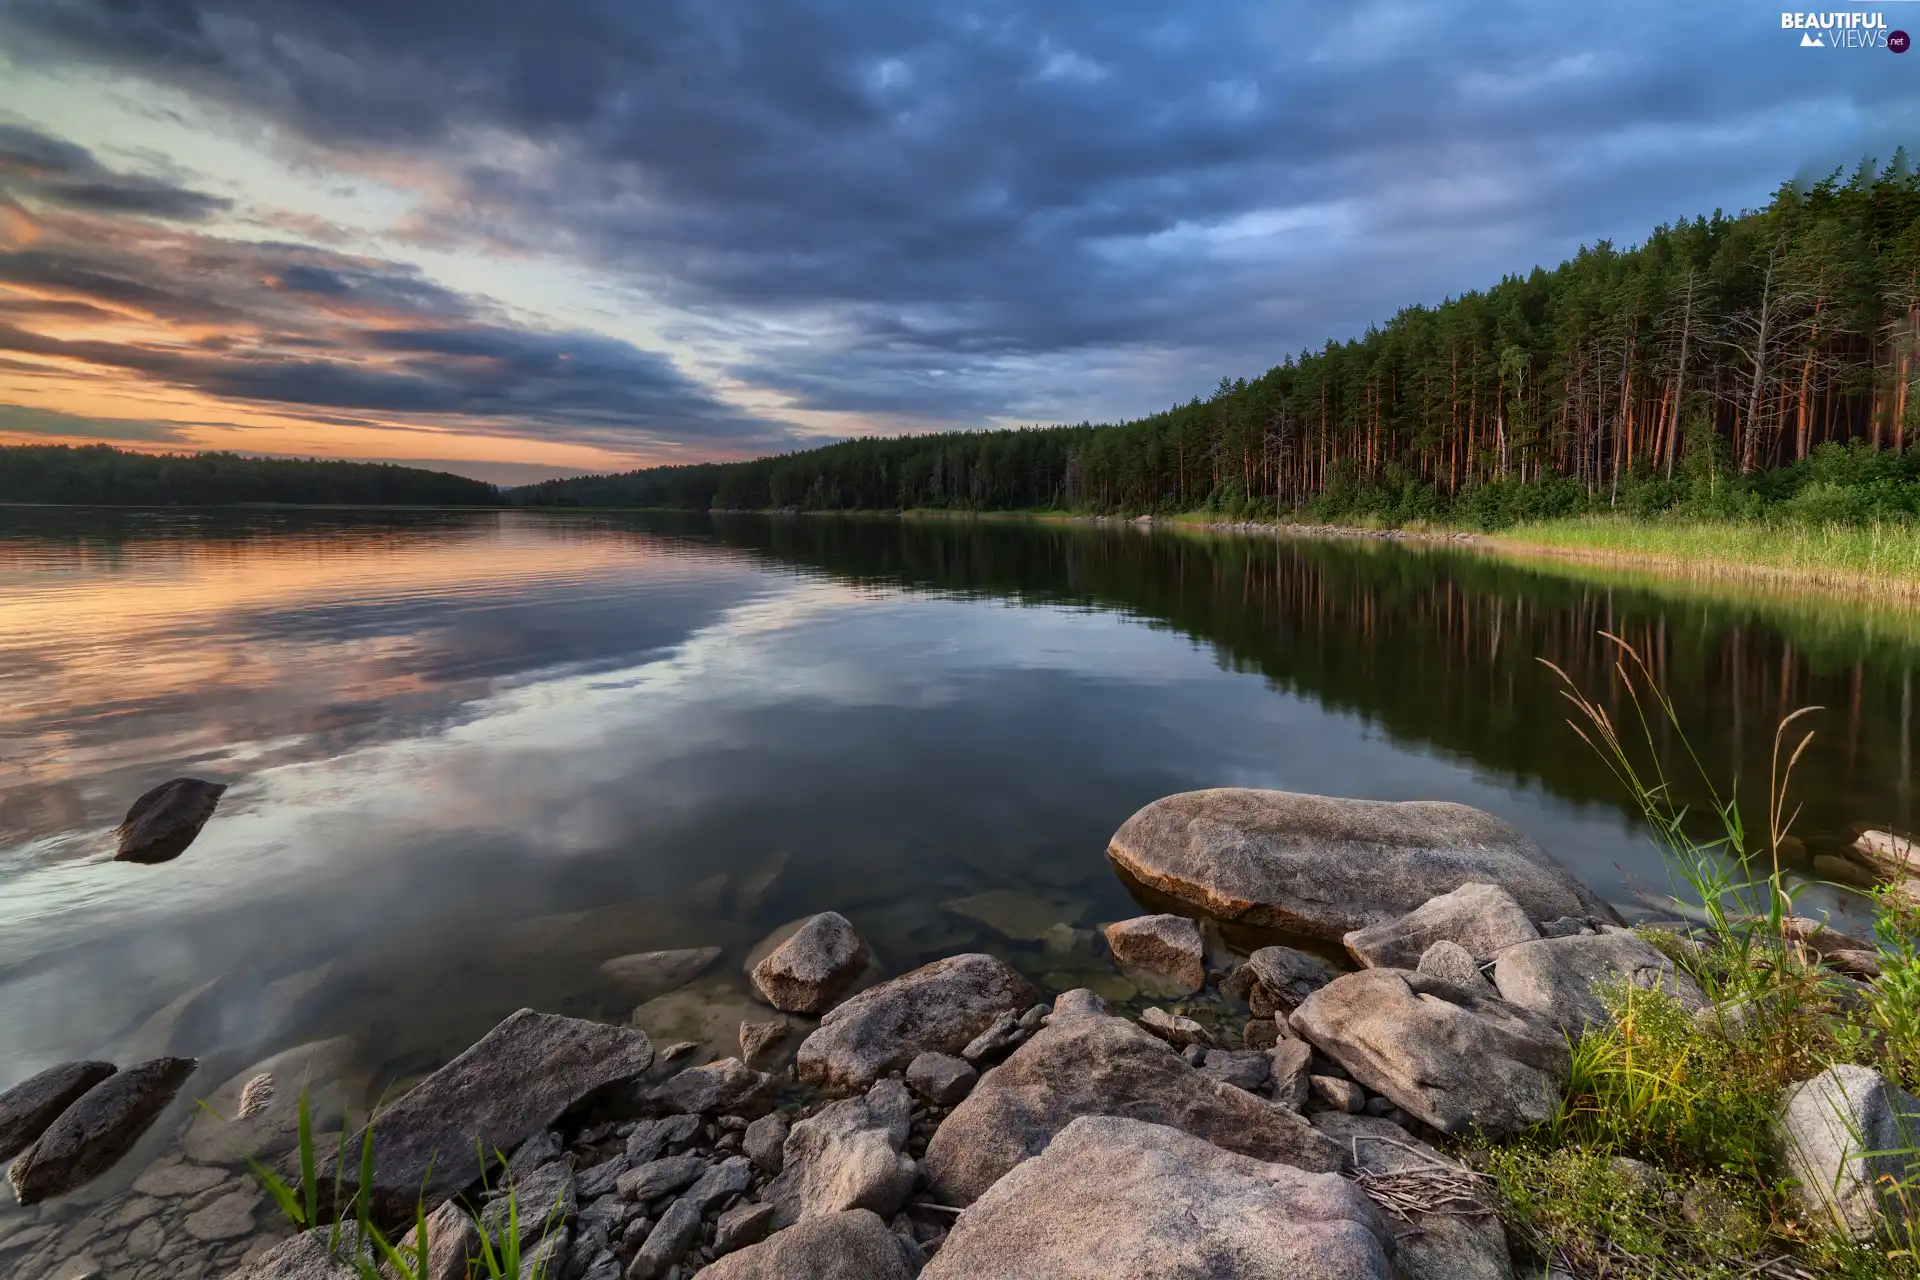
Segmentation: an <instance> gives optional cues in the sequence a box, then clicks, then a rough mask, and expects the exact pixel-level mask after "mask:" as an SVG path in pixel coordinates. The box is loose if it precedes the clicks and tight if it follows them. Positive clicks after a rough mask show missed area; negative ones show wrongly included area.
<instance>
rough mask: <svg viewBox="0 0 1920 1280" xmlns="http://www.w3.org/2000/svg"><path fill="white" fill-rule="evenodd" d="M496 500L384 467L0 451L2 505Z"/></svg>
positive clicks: (442, 475)
mask: <svg viewBox="0 0 1920 1280" xmlns="http://www.w3.org/2000/svg"><path fill="white" fill-rule="evenodd" d="M500 501H501V498H500V491H499V490H498V489H496V488H495V487H494V486H492V485H490V484H486V483H483V482H481V481H479V480H469V479H467V478H466V477H465V476H456V475H450V474H448V473H447V472H444V471H422V470H420V469H418V468H415V467H396V466H393V465H391V464H389V463H384V462H328V461H315V462H303V461H297V460H292V459H285V458H248V457H242V456H241V455H239V454H234V453H201V454H149V453H132V452H129V451H127V450H124V449H114V448H110V447H108V446H106V445H88V446H84V447H74V446H69V445H13V446H0V502H61V503H90V504H97V505H101V506H220V505H226V504H231V503H237V502H301V503H338V504H350V505H366V506H388V505H403V506H405V505H419V506H493V505H497V504H498V503H499V502H500Z"/></svg>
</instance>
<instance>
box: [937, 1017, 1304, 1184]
mask: <svg viewBox="0 0 1920 1280" xmlns="http://www.w3.org/2000/svg"><path fill="white" fill-rule="evenodd" d="M1090 1115H1091V1116H1113V1115H1120V1116H1131V1117H1133V1118H1134V1119H1138V1120H1146V1121H1151V1122H1153V1123H1155V1124H1162V1125H1169V1126H1171V1127H1173V1128H1176V1129H1179V1130H1181V1131H1183V1132H1186V1133H1191V1134H1195V1135H1197V1136H1199V1137H1201V1138H1205V1139H1207V1140H1208V1141H1210V1142H1214V1143H1217V1144H1218V1145H1219V1146H1221V1147H1223V1148H1225V1149H1227V1150H1231V1151H1237V1152H1240V1153H1241V1154H1243V1155H1248V1156H1252V1157H1254V1158H1255V1159H1259V1160H1269V1161H1277V1162H1280V1163H1285V1164H1291V1165H1295V1166H1297V1167H1300V1168H1304V1169H1310V1170H1313V1171H1315V1172H1323V1173H1331V1172H1336V1171H1338V1170H1339V1169H1340V1168H1341V1167H1342V1157H1341V1154H1340V1150H1339V1147H1338V1146H1337V1145H1336V1144H1335V1143H1333V1142H1331V1141H1329V1140H1328V1139H1326V1138H1325V1137H1323V1136H1322V1135H1320V1134H1319V1133H1316V1132H1315V1131H1314V1130H1313V1128H1312V1126H1310V1125H1309V1124H1307V1122H1306V1121H1305V1120H1302V1119H1301V1118H1300V1117H1299V1116H1298V1115H1295V1114H1293V1113H1292V1112H1290V1111H1287V1110H1285V1109H1283V1108H1280V1107H1276V1106H1273V1105H1272V1104H1270V1103H1269V1102H1267V1101H1266V1100H1265V1099H1262V1098H1258V1097H1255V1096H1254V1095H1253V1094H1251V1093H1248V1092H1247V1091H1246V1090H1244V1089H1240V1088H1236V1087H1235V1086H1233V1085H1231V1084H1228V1083H1226V1082H1225V1081H1222V1080H1216V1079H1214V1078H1213V1077H1211V1076H1208V1075H1206V1074H1205V1073H1203V1072H1200V1071H1196V1070H1194V1069H1193V1068H1192V1067H1191V1066H1189V1065H1187V1062H1186V1060H1185V1059H1183V1058H1181V1057H1180V1055H1179V1054H1177V1053H1175V1052H1174V1051H1173V1050H1172V1049H1170V1048H1168V1047H1167V1046H1166V1045H1165V1044H1164V1043H1162V1042H1161V1041H1159V1040H1157V1039H1155V1038H1154V1037H1153V1036H1150V1035H1148V1034H1147V1033H1146V1032H1144V1031H1142V1030H1140V1028H1138V1027H1136V1026H1134V1025H1133V1024H1132V1023H1130V1022H1128V1021H1127V1020H1126V1019H1124V1018H1113V1017H1107V1016H1104V1015H1098V1014H1090V1015H1085V1016H1082V1017H1075V1018H1065V1019H1061V1020H1059V1021H1057V1022H1055V1023H1054V1024H1053V1025H1052V1026H1049V1027H1047V1028H1046V1029H1045V1030H1043V1031H1041V1032H1040V1033H1039V1034H1038V1035H1036V1036H1034V1037H1033V1039H1031V1040H1029V1041H1028V1042H1027V1043H1026V1044H1024V1045H1022V1046H1021V1047H1020V1048H1019V1049H1018V1050H1016V1051H1015V1052H1014V1054H1013V1056H1012V1057H1010V1058H1008V1059H1007V1060H1006V1061H1005V1062H1003V1063H1002V1064H1000V1065H999V1066H998V1067H996V1068H994V1069H993V1070H992V1071H989V1072H987V1073H986V1074H985V1075H983V1076H981V1077H980V1082H979V1083H978V1084H976V1085H975V1086H974V1088H973V1092H972V1093H970V1094H968V1095H967V1097H966V1100H965V1101H963V1102H961V1103H960V1105H959V1106H957V1107H955V1108H954V1110H953V1113H952V1114H951V1115H949V1116H948V1117H947V1118H946V1119H945V1120H944V1121H942V1122H941V1124H940V1128H939V1129H938V1130H936V1131H935V1133H934V1135H933V1140H932V1141H931V1142H930V1143H928V1144H927V1154H926V1159H925V1161H924V1163H925V1165H926V1170H927V1179H928V1182H929V1184H930V1186H931V1187H932V1189H933V1191H934V1193H935V1194H936V1195H937V1196H939V1197H941V1198H942V1199H943V1200H944V1202H945V1203H947V1204H955V1205H964V1204H969V1203H971V1202H972V1201H973V1200H974V1199H975V1198H977V1197H979V1196H981V1195H983V1194H985V1192H986V1190H987V1188H988V1187H991V1186H993V1185H994V1183H996V1182H997V1181H999V1180H1000V1179H1001V1178H1002V1177H1003V1176H1004V1175H1005V1174H1006V1173H1007V1171H1008V1170H1010V1169H1012V1168H1014V1167H1015V1166H1017V1165H1019V1164H1020V1163H1021V1162H1023V1161H1025V1160H1029V1159H1031V1158H1032V1157H1034V1156H1036V1155H1038V1154H1039V1153H1040V1152H1041V1151H1043V1150H1045V1149H1046V1148H1047V1144H1048V1143H1050V1142H1053V1141H1055V1136H1056V1135H1057V1134H1059V1133H1060V1132H1061V1131H1062V1130H1064V1129H1065V1128H1066V1127H1067V1126H1068V1125H1069V1124H1071V1123H1072V1122H1073V1121H1074V1120H1076V1119H1077V1118H1079V1117H1081V1116H1090Z"/></svg>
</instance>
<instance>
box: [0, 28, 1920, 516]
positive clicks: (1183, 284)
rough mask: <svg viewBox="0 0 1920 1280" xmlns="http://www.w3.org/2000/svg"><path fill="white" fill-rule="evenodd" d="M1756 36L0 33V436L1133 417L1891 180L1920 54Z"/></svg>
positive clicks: (780, 443)
mask: <svg viewBox="0 0 1920 1280" xmlns="http://www.w3.org/2000/svg"><path fill="white" fill-rule="evenodd" d="M1831 7H1835V8H1839V7H1852V8H1861V9H1864V10H1866V11H1868V12H1885V13H1886V14H1887V15H1888V25H1890V26H1892V27H1902V26H1909V27H1912V28H1913V29H1914V30H1915V31H1916V32H1917V33H1920V3H1915V2H1913V0H1890V2H1888V3H1885V4H1884V5H1879V6H1874V5H1851V6H1842V5H1838V4H1836V5H1833V6H1831ZM1903 19H1909V20H1907V21H1903ZM1798 40H1799V37H1798V33H1795V32H1785V31H1782V30H1781V24H1780V10H1779V9H1778V8H1775V7H1769V6H1768V5H1765V4H1762V3H1758V0H1742V2H1739V3H1723V2H1720V0H1696V2H1695V3H1690V4H1686V5H1676V4H1673V3H1671V0H1658V2H1654V0H1615V2H1614V3H1609V4H1605V5H1602V4H1597V3H1596V4H1589V5H1570V4H1545V3H1524V4H1523V3H1517V2H1513V0H1476V2H1475V3H1471V4H1469V3H1435V2H1429V3H1412V2H1411V0H1401V2H1396V0H1385V2H1372V0H1358V2H1357V3H1356V2H1342V3H1323V4H1313V5H1308V4H1292V3H1282V2H1280V0H1266V2H1264V3H1245V2H1243V0H1212V2H1211V3H1208V4H1204V5H1170V4H1143V3H1137V2H1135V0H1047V2H1046V3H1024V4H1017V3H1010V2H1005V0H986V2H984V3H976V2H974V0H958V2H957V3H951V4H930V3H926V2H925V0H891V2H888V0H784V2H779V3H776V2H775V0H685V2H682V0H649V2H648V3H630V2H629V3H614V2H612V0H542V2H541V3H527V2H526V0H405V2H404V3H396V2H395V0H251V2H249V3H229V2H227V0H0V442H27V441H76V442H77V441H89V440H106V441H111V442H115V443H119V444H124V445H128V446H132V447H138V448H155V449H161V448H172V449H182V448H227V449H240V450H245V451H249V452H258V453H277V454H302V455H304V454H326V455H334V456H346V457H370V458H386V459H394V460H401V461H412V462H421V463H426V464H429V465H436V466H443V467H446V468H449V469H452V470H457V471H463V472H466V473H468V474H474V475H480V476H483V477H485V478H488V479H506V480H519V479H525V478H529V477H531V476H535V475H543V474H561V473H567V472H572V471H579V470H607V469H616V468H618V469H625V468H627V467H631V466H636V465H644V464H650V463H655V462H668V461H690V460H699V459H708V458H731V457H742V456H749V455H753V454H759V453H765V452H771V451H780V450H786V449H791V448H795V447H802V446H805V445H807V444H811V443H816V442H819V441H822V440H825V439H830V438H839V437H844V436H847V435H854V434H868V433H883V434H895V433H898V432H902V431H918V430H928V429H936V428H950V427H976V426H993V425H1010V424H1018V423H1031V422H1058V421H1079V420H1082V419H1092V420H1095V421H1100V420H1108V419H1115V418H1122V417H1129V416H1135V415H1138V414H1140V413H1144V412H1150V411H1152V410H1155V409H1158V408H1163V407H1165V406H1166V405H1167V404H1169V403H1172V402H1174V401H1176V400H1181V399H1185V398H1186V397H1187V396H1189V395H1191V394H1194V393H1196V392H1197V393H1202V394H1204V393H1205V392H1206V391H1207V390H1208V389H1209V388H1210V387H1211V386H1212V385H1213V383H1215V382H1216V381H1217V380H1218V379H1219V378H1220V377H1221V375H1223V374H1225V375H1233V376H1238V375H1242V374H1253V373H1258V372H1259V371H1261V370H1263V369H1265V368H1267V367H1268V366H1270V365H1272V364H1275V363H1277V362H1278V361H1279V360H1280V358H1281V357H1282V356H1283V355H1284V354H1285V353H1286V352H1288V351H1294V350H1298V349H1300V348H1301V347H1303V346H1318V345H1319V344H1320V342H1321V341H1322V340H1323V339H1324V338H1325V337H1328V336H1333V337H1348V336H1353V335H1355V334H1357V333H1359V332H1361V331H1363V330H1364V329H1365V327H1366V325H1367V324H1368V322H1370V321H1373V320H1380V319H1384V318H1386V317H1388V316H1390V315H1391V314H1392V313H1393V312H1394V311H1395V310H1396V309H1397V308H1398V307H1400V306H1401V305H1404V304H1406V303H1409V302H1417V301H1423V302H1432V301H1437V300H1439V299H1440V298H1442V297H1444V296H1446V295H1447V294H1448V293H1451V292H1457V291H1460V290H1463V289H1467V288H1472V287H1475V286H1479V285H1484V284H1486V283H1489V282H1491V281H1493V280H1495V279H1497V278H1498V277H1499V276H1500V275H1501V274H1502V273H1504V272H1507V271H1524V270H1526V269H1528V268H1530V267H1532V266H1533V265H1534V264H1536V263H1543V264H1548V265H1551V264H1552V263H1554V262H1557V261H1559V260H1560V259H1561V258H1563V257H1565V256H1566V255H1567V254H1568V253H1569V252H1571V251H1572V250H1574V249H1575V248H1577V247H1578V246H1579V245H1580V244H1581V243H1583V242H1591V241H1593V240H1595V239H1598V238H1602V237H1610V238H1613V239H1615V240H1616V241H1632V240H1636V239H1638V238H1639V237H1640V236H1642V235H1644V233H1645V232H1646V230H1647V229H1648V228H1649V227H1650V226H1652V225H1653V224H1655V223H1657V222H1660V221H1664V220H1670V219H1672V218H1674V217H1677V216H1682V215H1690V214H1692V213H1695V212H1705V211H1710V210H1712V209H1713V208H1715V207H1724V208H1727V209H1730V210H1731V209H1738V208H1741V207H1745V206H1749V205H1752V204H1755V203H1759V202H1761V201H1764V200H1765V198H1766V197H1767V195H1768V193H1769V192H1770V191H1771V190H1772V188H1773V187H1774V186H1775V185H1777V184H1778V183H1779V182H1780V181H1781V180H1783V179H1785V178H1789V177H1792V176H1795V175H1805V174H1818V173H1821V172H1824V171H1825V170H1827V169H1830V168H1832V167H1833V166H1835V165H1841V164H1844V165H1847V166H1848V167H1849V168H1850V167H1851V166H1852V165H1853V164H1854V163H1856V162H1857V161H1858V160H1859V158H1860V157H1861V156H1862V155H1863V154H1872V155H1879V156H1882V157H1885V156H1888V155H1890V154H1891V152H1892V149H1893V147H1894V146H1895V145H1896V144H1897V143H1899V142H1901V141H1903V140H1904V141H1907V142H1909V143H1913V142H1916V141H1920V52H1917V53H1913V54H1910V55H1906V56H1895V55H1892V54H1889V53H1888V52H1887V51H1885V50H1884V49H1882V50H1870V51H1862V50H1849V49H1844V48H1838V49H1821V50H1812V49H1802V48H1800V47H1799V46H1798Z"/></svg>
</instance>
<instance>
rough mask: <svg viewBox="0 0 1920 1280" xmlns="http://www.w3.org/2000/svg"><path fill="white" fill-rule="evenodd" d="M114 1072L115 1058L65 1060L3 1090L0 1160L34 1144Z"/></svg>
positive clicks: (0, 1106) (11, 1157)
mask: <svg viewBox="0 0 1920 1280" xmlns="http://www.w3.org/2000/svg"><path fill="white" fill-rule="evenodd" d="M113 1072H114V1066H113V1064H112V1063H111V1062H63V1063H61V1064H60V1065H59V1066H57V1067H48V1068H47V1069H46V1070H45V1071H42V1072H41V1073H40V1074H38V1075H34V1076H29V1077H27V1078H26V1079H25V1080H22V1081H21V1082H20V1083H19V1084H17V1085H15V1086H13V1088H11V1089H9V1090H7V1091H6V1092H5V1093H0V1160H11V1159H13V1157H15V1156H17V1155H19V1154H20V1153H21V1152H22V1151H25V1150H26V1149H27V1148H28V1147H29V1146H31V1145H33V1142H34V1139H36V1138H38V1137H39V1136H40V1135H41V1134H43V1133H45V1132H46V1130H47V1126H48V1125H50V1124H52V1123H53V1122H54V1121H55V1120H56V1119H58V1118H59V1116H60V1113H61V1112H62V1111H65V1110H66V1109H67V1108H68V1107H69V1106H71V1105H72V1104H73V1103H74V1102H75V1101H76V1100H78V1099H79V1097H80V1096H81V1095H82V1094H84V1093H86V1091H87V1090H89V1089H91V1088H93V1086H95V1085H97V1084H99V1083H100V1082H101V1081H102V1080H105V1079H106V1078H107V1077H108V1076H110V1075H112V1074H113Z"/></svg>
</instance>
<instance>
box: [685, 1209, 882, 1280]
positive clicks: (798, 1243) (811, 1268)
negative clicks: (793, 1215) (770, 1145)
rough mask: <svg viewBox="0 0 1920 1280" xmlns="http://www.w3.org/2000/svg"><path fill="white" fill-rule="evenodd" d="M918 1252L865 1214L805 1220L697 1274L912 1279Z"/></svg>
mask: <svg viewBox="0 0 1920 1280" xmlns="http://www.w3.org/2000/svg"><path fill="white" fill-rule="evenodd" d="M919 1270H920V1250H919V1249H918V1248H917V1247H916V1246H914V1245H911V1244H908V1243H907V1242H906V1241H905V1240H903V1239H901V1238H900V1237H899V1236H897V1235H895V1234H894V1233H893V1232H891V1231H889V1230H887V1224H886V1223H884V1222H882V1221H881V1220H880V1219H879V1218H878V1217H877V1216H875V1215H874V1213H873V1212H872V1211H871V1210H867V1209H851V1210H848V1211H847V1212H846V1213H835V1214H830V1215H828V1216H826V1217H823V1218H809V1219H807V1220H806V1221H805V1222H800V1223H796V1224H795V1225H793V1226H791V1227H788V1228H787V1229H786V1230H785V1231H776V1232H774V1233H773V1235H771V1236H769V1237H767V1239H765V1240H763V1241H761V1242H760V1243H759V1244H756V1245H751V1246H749V1247H748V1248H745V1249H742V1250H740V1252H738V1253H730V1254H728V1255H727V1256H726V1257H724V1258H722V1259H720V1260H719V1261H718V1262H716V1263H714V1264H713V1265H712V1266H710V1267H707V1268H706V1269H705V1270H703V1271H701V1272H700V1275H701V1276H702V1277H703V1280H798V1278H799V1277H802V1276H804V1277H806V1280H913V1277H914V1275H915V1274H916V1273H918V1272H919Z"/></svg>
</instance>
